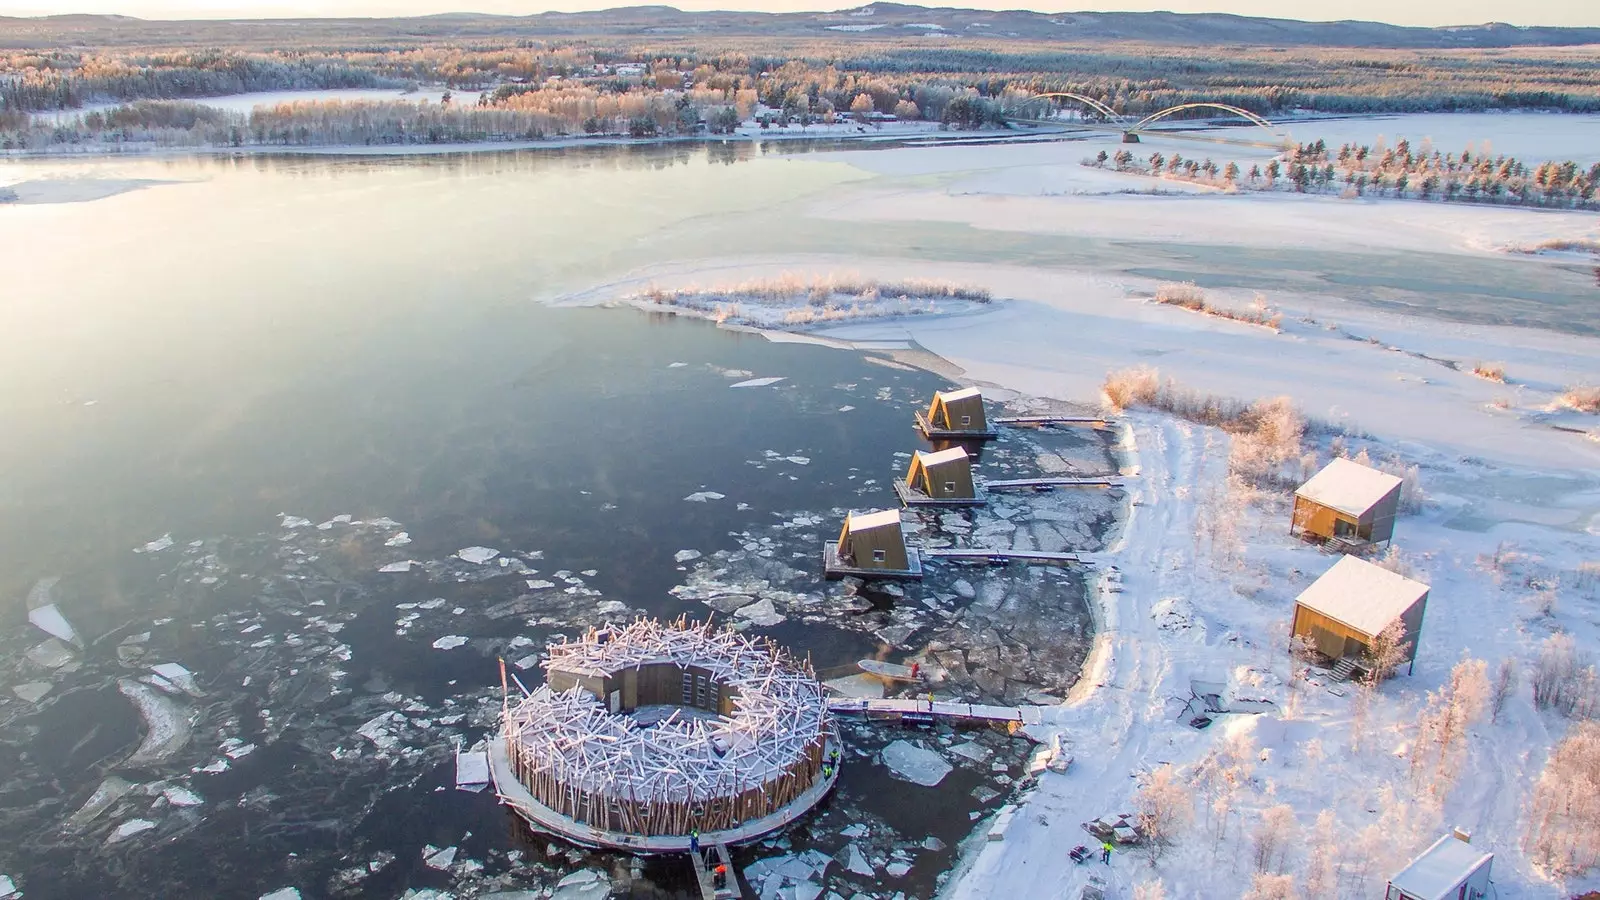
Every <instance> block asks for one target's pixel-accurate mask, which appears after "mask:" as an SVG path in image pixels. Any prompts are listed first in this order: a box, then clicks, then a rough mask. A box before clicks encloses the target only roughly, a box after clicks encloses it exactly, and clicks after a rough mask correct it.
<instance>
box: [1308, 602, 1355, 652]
mask: <svg viewBox="0 0 1600 900" xmlns="http://www.w3.org/2000/svg"><path fill="white" fill-rule="evenodd" d="M1293 630H1294V636H1295V637H1300V638H1304V639H1305V640H1306V641H1307V642H1309V643H1310V644H1311V646H1313V647H1315V648H1316V650H1317V652H1318V653H1321V654H1322V655H1323V656H1327V657H1330V658H1332V659H1339V658H1340V657H1343V656H1347V655H1349V652H1350V647H1349V644H1348V643H1347V641H1348V640H1350V639H1354V640H1356V641H1359V642H1360V643H1361V646H1362V647H1363V648H1365V647H1367V646H1368V645H1369V642H1370V641H1371V637H1370V636H1369V635H1365V634H1362V633H1361V632H1359V631H1356V630H1355V629H1354V628H1351V627H1350V626H1348V625H1346V624H1344V623H1343V622H1340V621H1338V620H1336V619H1330V618H1328V617H1327V616H1325V615H1323V614H1322V613H1319V612H1317V611H1316V610H1314V609H1308V608H1306V607H1304V606H1301V605H1300V604H1298V603H1296V604H1295V607H1294V625H1293ZM1319 630H1320V631H1321V632H1322V633H1321V634H1319V633H1318V631H1319Z"/></svg>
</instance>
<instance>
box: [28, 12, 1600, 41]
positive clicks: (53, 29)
mask: <svg viewBox="0 0 1600 900" xmlns="http://www.w3.org/2000/svg"><path fill="white" fill-rule="evenodd" d="M670 35H695V36H701V37H706V38H723V39H736V38H740V37H751V38H802V37H804V38H812V39H827V40H829V41H838V42H844V43H848V42H851V41H862V42H868V41H870V42H874V43H877V42H882V41H884V40H892V41H893V42H895V43H900V42H908V43H923V42H927V41H931V40H940V41H946V42H950V43H953V44H956V45H957V46H959V45H960V44H962V43H965V42H969V41H977V40H980V39H982V40H985V41H1032V42H1038V41H1043V42H1062V43H1078V42H1093V41H1113V42H1121V41H1129V42H1146V43H1165V44H1185V45H1190V46H1219V45H1236V46H1239V45H1243V46H1266V47H1360V48H1403V49H1419V50H1427V49H1448V48H1496V47H1539V46H1544V47H1550V46H1571V45H1579V44H1600V28H1557V27H1537V26H1536V27H1518V26H1513V25H1506V24H1503V23H1497V22H1491V23H1488V24H1484V25H1462V26H1451V27H1444V28H1413V27H1403V26H1399V25H1385V24H1382V23H1379V22H1301V21H1297V20H1294V19H1264V18H1255V17H1251V16H1234V15H1223V14H1218V13H1170V12H1075V13H1038V12H1030V11H1027V10H1007V11H999V12H996V11H990V10H970V9H944V8H930V7H924V6H913V5H908V4H901V3H873V4H871V5H868V6H863V7H859V8H857V9H852V10H843V11H840V12H825V13H819V12H811V13H804V12H802V13H759V12H685V11H683V10H679V9H675V8H673V7H670V6H633V7H622V8H618V9H608V10H600V11H595V12H577V13H556V12H552V13H541V14H538V15H532V16H491V15H483V14H478V13H449V14H443V15H434V16H421V17H416V18H394V19H255V20H227V21H221V20H191V21H147V20H142V19H133V18H129V17H126V16H94V15H71V16H47V17H42V18H12V17H0V47H8V48H37V47H42V46H63V45H100V46H118V45H121V46H132V45H167V46H175V45H208V46H241V45H277V46H292V45H299V44H307V43H313V42H316V43H329V42H332V43H346V42H360V41H368V40H379V41H382V40H393V41H399V40H406V41H416V40H423V41H426V40H445V39H451V38H494V37H503V38H524V37H525V38H539V37H557V36H560V37H576V36H592V37H616V38H649V37H666V36H670Z"/></svg>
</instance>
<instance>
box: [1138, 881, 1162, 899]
mask: <svg viewBox="0 0 1600 900" xmlns="http://www.w3.org/2000/svg"><path fill="white" fill-rule="evenodd" d="M1133 900H1167V885H1166V882H1164V881H1162V880H1161V879H1159V878H1156V879H1152V880H1150V881H1141V882H1139V883H1138V884H1136V885H1134V886H1133Z"/></svg>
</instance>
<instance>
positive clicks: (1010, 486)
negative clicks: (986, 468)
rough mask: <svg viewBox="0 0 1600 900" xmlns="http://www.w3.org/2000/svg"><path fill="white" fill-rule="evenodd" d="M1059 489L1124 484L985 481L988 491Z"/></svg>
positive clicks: (1103, 481) (1060, 480) (1108, 481)
mask: <svg viewBox="0 0 1600 900" xmlns="http://www.w3.org/2000/svg"><path fill="white" fill-rule="evenodd" d="M1058 487H1104V488H1113V487H1122V482H1120V481H1113V480H1111V479H1110V478H1014V479H1011V480H1008V481H985V482H984V483H983V489H984V490H986V491H1030V490H1031V491H1049V490H1054V489H1055V488H1058Z"/></svg>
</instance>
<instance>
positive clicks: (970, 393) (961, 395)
mask: <svg viewBox="0 0 1600 900" xmlns="http://www.w3.org/2000/svg"><path fill="white" fill-rule="evenodd" d="M982 396H983V394H982V392H980V391H979V390H978V389H977V388H975V387H969V388H962V389H961V390H959V391H940V392H939V398H940V399H941V400H943V401H944V402H946V403H949V402H950V401H952V400H965V399H967V398H968V397H982Z"/></svg>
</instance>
